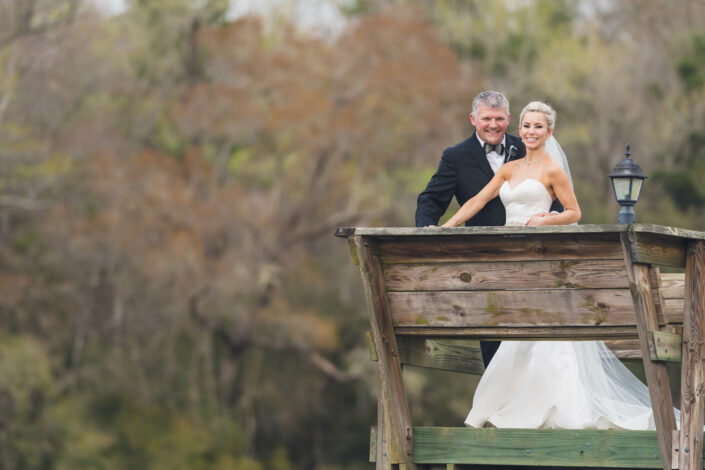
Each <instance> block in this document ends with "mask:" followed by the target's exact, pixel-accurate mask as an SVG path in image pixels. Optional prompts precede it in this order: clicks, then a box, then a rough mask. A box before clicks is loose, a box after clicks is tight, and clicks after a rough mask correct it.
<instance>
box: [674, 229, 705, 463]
mask: <svg viewBox="0 0 705 470" xmlns="http://www.w3.org/2000/svg"><path fill="white" fill-rule="evenodd" d="M704 342H705V243H704V242H703V241H702V240H700V241H696V242H692V243H690V244H689V246H688V249H687V251H686V262H685V309H684V312H683V352H682V361H683V362H682V368H681V432H680V447H679V462H678V464H679V465H678V466H679V468H680V469H681V470H686V469H688V470H689V469H701V468H703V452H702V447H703V424H704V421H705V420H704V415H705V408H704V407H705V396H704V395H705V365H704V364H703V359H705V346H704Z"/></svg>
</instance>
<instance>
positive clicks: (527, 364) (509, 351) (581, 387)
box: [465, 179, 679, 430]
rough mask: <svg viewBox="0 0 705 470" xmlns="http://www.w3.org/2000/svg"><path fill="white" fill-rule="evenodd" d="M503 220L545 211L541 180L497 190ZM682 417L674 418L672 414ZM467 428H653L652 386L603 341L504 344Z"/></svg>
mask: <svg viewBox="0 0 705 470" xmlns="http://www.w3.org/2000/svg"><path fill="white" fill-rule="evenodd" d="M499 195H500V198H501V199H502V203H503V204H504V206H505V208H506V212H507V225H524V224H525V223H526V221H527V220H528V219H529V217H531V216H532V215H535V214H537V213H540V212H547V211H548V210H549V208H550V206H551V202H552V200H551V196H550V195H549V194H548V191H547V190H546V188H545V187H544V186H543V184H542V183H541V182H540V181H538V180H534V179H526V180H524V181H522V182H521V183H519V184H517V185H516V186H515V187H513V188H512V187H511V186H510V185H509V183H508V182H505V183H504V184H503V185H502V188H501V189H500V192H499ZM677 419H678V420H679V417H677ZM465 424H466V425H467V426H471V427H488V426H494V427H497V428H530V429H537V428H562V429H632V430H649V429H655V425H654V419H653V413H652V410H651V401H650V398H649V391H648V388H647V387H646V385H644V384H643V383H642V382H641V381H639V379H637V378H636V377H635V376H634V375H633V374H632V373H631V372H630V371H629V369H627V368H626V366H624V364H622V363H621V362H620V361H619V359H617V358H616V357H615V355H614V354H612V352H611V351H610V350H609V349H608V348H607V347H606V346H605V344H604V343H603V342H602V341H503V342H502V344H501V345H500V347H499V349H498V350H497V353H496V354H495V356H494V358H493V359H492V361H491V362H490V364H489V366H488V367H487V370H486V371H485V373H484V375H483V376H482V378H481V379H480V383H479V385H478V387H477V390H476V391H475V397H474V399H473V407H472V410H470V414H469V415H468V417H467V418H466V420H465Z"/></svg>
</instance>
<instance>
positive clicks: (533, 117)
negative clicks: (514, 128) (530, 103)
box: [519, 111, 553, 150]
mask: <svg viewBox="0 0 705 470" xmlns="http://www.w3.org/2000/svg"><path fill="white" fill-rule="evenodd" d="M552 134H553V130H552V129H549V128H548V121H547V120H546V115H545V114H543V113H540V112H538V111H531V112H528V113H526V114H524V119H522V120H521V125H520V126H519V136H520V137H521V140H522V141H523V142H524V145H526V148H527V150H538V149H541V148H543V144H544V142H546V139H548V138H549V137H551V135H552Z"/></svg>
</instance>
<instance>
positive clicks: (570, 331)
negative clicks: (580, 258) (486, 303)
mask: <svg viewBox="0 0 705 470" xmlns="http://www.w3.org/2000/svg"><path fill="white" fill-rule="evenodd" d="M395 331H396V332H397V335H401V336H425V337H429V338H431V337H437V338H456V339H460V338H468V339H479V340H484V339H487V340H496V339H502V340H525V339H536V340H598V339H638V337H639V335H638V333H637V329H636V326H635V325H628V326H604V325H599V326H538V327H530V328H529V327H522V326H517V327H509V326H498V327H475V328H467V327H432V328H429V327H426V326H409V327H407V326H398V327H396V328H395Z"/></svg>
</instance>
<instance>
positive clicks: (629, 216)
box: [608, 144, 647, 224]
mask: <svg viewBox="0 0 705 470" xmlns="http://www.w3.org/2000/svg"><path fill="white" fill-rule="evenodd" d="M630 155H631V152H630V151H629V144H627V153H626V155H625V157H624V159H623V160H622V161H621V162H619V163H617V166H615V167H614V170H612V173H610V174H609V175H608V176H609V177H610V179H611V180H612V189H613V190H614V197H615V198H616V199H617V202H618V203H619V205H620V206H622V210H620V211H619V223H620V224H633V223H634V222H636V214H635V213H634V209H632V206H633V205H634V204H636V201H638V200H639V193H640V192H641V186H642V183H643V182H644V180H645V179H646V178H647V176H646V175H645V174H644V172H643V171H641V168H640V167H639V165H637V164H636V162H634V160H632V159H631V158H630Z"/></svg>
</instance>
